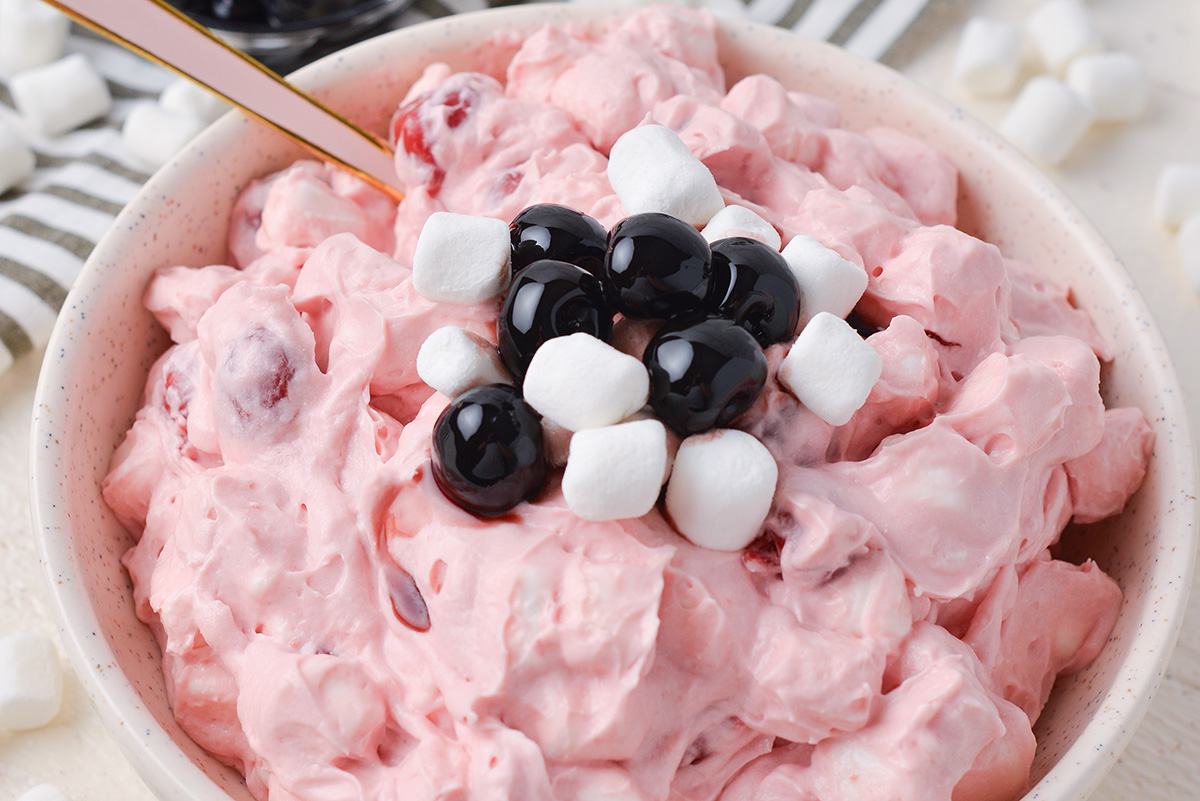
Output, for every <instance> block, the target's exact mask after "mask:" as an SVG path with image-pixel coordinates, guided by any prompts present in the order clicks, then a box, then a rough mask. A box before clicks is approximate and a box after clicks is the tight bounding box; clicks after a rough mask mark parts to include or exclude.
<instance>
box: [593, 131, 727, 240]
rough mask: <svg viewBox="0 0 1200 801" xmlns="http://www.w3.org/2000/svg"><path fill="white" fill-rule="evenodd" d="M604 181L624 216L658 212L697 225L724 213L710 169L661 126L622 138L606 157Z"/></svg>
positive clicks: (680, 140)
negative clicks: (605, 177)
mask: <svg viewBox="0 0 1200 801" xmlns="http://www.w3.org/2000/svg"><path fill="white" fill-rule="evenodd" d="M608 182H609V183H610V184H611V185H612V188H613V191H614V192H616V193H617V199H618V200H620V201H621V205H622V206H624V208H625V213H626V214H627V215H633V214H642V213H644V212H652V211H658V212H662V213H664V214H670V215H672V216H674V217H678V218H679V219H681V220H683V221H684V222H686V223H688V224H690V225H695V226H701V225H705V224H706V223H708V221H709V220H711V219H712V218H713V216H714V215H716V213H717V212H719V211H720V210H721V209H723V208H725V201H724V200H723V199H722V198H721V190H720V189H718V188H717V181H716V179H715V178H713V175H712V173H711V172H710V171H709V169H708V167H705V166H704V163H703V162H702V161H700V159H698V158H696V157H695V156H694V155H692V152H691V151H690V150H688V149H687V145H685V144H684V143H683V140H682V139H680V138H679V136H678V135H677V134H676V133H675V132H674V131H672V130H671V129H670V128H667V127H664V126H662V125H642V126H639V127H637V128H634V129H633V130H631V131H626V132H625V133H624V134H622V135H621V138H620V139H618V140H617V141H616V143H615V144H613V146H612V151H611V152H610V153H609V156H608Z"/></svg>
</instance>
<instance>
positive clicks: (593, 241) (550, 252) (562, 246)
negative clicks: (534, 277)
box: [508, 203, 608, 277]
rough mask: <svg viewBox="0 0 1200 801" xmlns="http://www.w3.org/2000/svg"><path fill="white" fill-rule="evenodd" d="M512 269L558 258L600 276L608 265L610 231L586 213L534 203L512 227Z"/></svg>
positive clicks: (519, 215)
mask: <svg viewBox="0 0 1200 801" xmlns="http://www.w3.org/2000/svg"><path fill="white" fill-rule="evenodd" d="M508 230H509V232H510V233H511V235H512V269H513V272H514V273H516V272H518V271H519V270H522V269H524V268H526V267H528V266H529V265H530V264H532V263H533V262H535V261H538V260H540V259H556V260H557V261H565V262H568V263H570V264H574V265H576V266H578V267H582V268H583V269H585V270H587V271H588V272H589V273H591V274H592V275H594V276H596V277H599V276H600V274H601V270H602V269H603V268H604V251H605V248H607V247H608V232H607V231H605V230H604V227H603V226H602V225H600V223H598V222H596V221H595V220H593V219H592V218H591V217H589V216H587V215H586V214H584V213H582V212H578V211H575V209H569V208H567V207H566V206H556V205H554V204H553V203H542V204H540V205H537V206H530V207H529V208H527V209H525V210H524V211H523V212H521V213H520V214H518V215H517V216H516V217H515V218H513V221H512V224H511V225H509V226H508Z"/></svg>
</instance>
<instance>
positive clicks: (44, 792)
mask: <svg viewBox="0 0 1200 801" xmlns="http://www.w3.org/2000/svg"><path fill="white" fill-rule="evenodd" d="M17 801H71V797H70V796H69V795H67V794H66V793H64V792H63V791H62V790H61V789H60V788H58V787H56V786H54V785H53V784H38V785H35V786H33V787H30V788H29V789H28V790H26V791H25V792H24V793H23V794H22V795H21V797H20V798H18V799H17Z"/></svg>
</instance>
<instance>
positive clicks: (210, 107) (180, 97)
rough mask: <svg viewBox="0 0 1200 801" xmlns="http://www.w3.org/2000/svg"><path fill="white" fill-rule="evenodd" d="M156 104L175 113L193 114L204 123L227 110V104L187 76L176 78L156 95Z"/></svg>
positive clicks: (211, 120)
mask: <svg viewBox="0 0 1200 801" xmlns="http://www.w3.org/2000/svg"><path fill="white" fill-rule="evenodd" d="M158 105H160V106H162V107H163V108H165V109H166V110H167V111H174V112H175V113H176V114H193V115H195V116H197V117H199V118H200V119H202V120H204V121H205V122H206V123H210V122H213V121H214V120H216V119H217V117H220V116H221V115H222V114H224V113H225V112H226V111H228V110H229V104H228V103H226V102H225V101H224V100H222V99H221V98H220V97H218V96H217V95H215V94H213V93H212V92H210V91H209V90H208V89H205V88H203V87H201V86H197V85H196V84H194V83H192V82H191V81H189V80H188V79H187V78H177V79H176V80H174V81H172V82H171V83H169V84H167V86H166V88H165V89H163V90H162V92H160V93H159V95H158Z"/></svg>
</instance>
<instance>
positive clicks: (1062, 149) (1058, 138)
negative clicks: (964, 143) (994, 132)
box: [1000, 75, 1092, 164]
mask: <svg viewBox="0 0 1200 801" xmlns="http://www.w3.org/2000/svg"><path fill="white" fill-rule="evenodd" d="M1091 124H1092V108H1091V106H1090V105H1088V102H1087V100H1085V99H1084V98H1083V97H1081V96H1080V95H1079V93H1078V92H1076V91H1075V90H1074V89H1071V88H1070V87H1069V86H1067V85H1066V84H1065V83H1063V82H1062V81H1060V80H1058V79H1057V78H1051V77H1050V76H1049V75H1037V76H1035V77H1033V78H1030V79H1029V81H1028V83H1026V84H1025V86H1023V87H1022V88H1021V92H1020V93H1019V94H1018V95H1017V99H1016V100H1014V101H1013V104H1012V106H1011V107H1010V108H1009V110H1008V113H1007V114H1005V115H1004V119H1002V120H1001V121H1000V133H1002V134H1004V135H1005V136H1006V137H1008V139H1009V141H1011V142H1012V143H1013V144H1014V145H1016V146H1017V147H1019V148H1021V149H1022V150H1024V151H1025V152H1026V153H1028V154H1029V155H1030V156H1033V157H1034V158H1036V159H1039V160H1040V161H1043V162H1045V163H1046V164H1058V163H1059V162H1060V161H1062V160H1063V159H1065V158H1066V157H1067V154H1069V153H1070V152H1071V151H1072V150H1073V149H1074V148H1075V145H1077V144H1079V140H1080V139H1082V138H1083V135H1084V134H1085V133H1087V130H1088V128H1089V127H1091Z"/></svg>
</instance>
